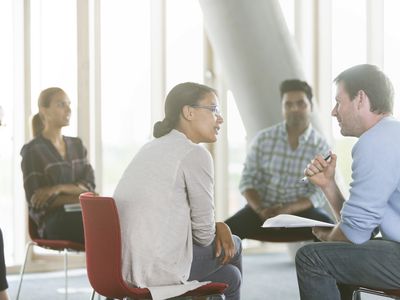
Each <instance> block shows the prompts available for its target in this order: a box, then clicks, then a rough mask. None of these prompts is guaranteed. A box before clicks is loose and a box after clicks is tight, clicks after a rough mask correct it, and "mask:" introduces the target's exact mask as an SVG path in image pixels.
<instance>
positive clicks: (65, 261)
mask: <svg viewBox="0 0 400 300" xmlns="http://www.w3.org/2000/svg"><path fill="white" fill-rule="evenodd" d="M64 277H65V290H64V292H65V300H68V251H67V249H64Z"/></svg>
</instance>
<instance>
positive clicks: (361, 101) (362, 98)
mask: <svg viewBox="0 0 400 300" xmlns="http://www.w3.org/2000/svg"><path fill="white" fill-rule="evenodd" d="M357 96H358V97H357V98H358V99H357V101H358V103H357V107H358V108H359V109H360V108H361V107H363V106H365V105H368V106H369V99H368V95H367V94H366V93H365V92H364V91H363V90H359V91H358V95H357Z"/></svg>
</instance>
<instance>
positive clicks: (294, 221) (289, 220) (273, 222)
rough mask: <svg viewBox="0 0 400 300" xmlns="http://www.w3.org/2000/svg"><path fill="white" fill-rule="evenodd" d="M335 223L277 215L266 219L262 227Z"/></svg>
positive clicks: (322, 225) (328, 224) (321, 225)
mask: <svg viewBox="0 0 400 300" xmlns="http://www.w3.org/2000/svg"><path fill="white" fill-rule="evenodd" d="M334 226H335V224H330V223H326V222H321V221H316V220H312V219H307V218H302V217H298V216H293V215H286V214H282V215H277V216H276V217H273V218H270V219H267V220H266V221H265V222H264V224H263V226H262V227H287V228H290V227H334Z"/></svg>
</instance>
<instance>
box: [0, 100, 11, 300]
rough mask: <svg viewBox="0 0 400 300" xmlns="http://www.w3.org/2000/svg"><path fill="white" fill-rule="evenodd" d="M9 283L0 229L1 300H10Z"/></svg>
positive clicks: (0, 121)
mask: <svg viewBox="0 0 400 300" xmlns="http://www.w3.org/2000/svg"><path fill="white" fill-rule="evenodd" d="M2 121H3V109H2V108H1V106H0V126H1V123H2ZM7 289H8V283H7V278H6V264H5V262H4V244H3V233H2V232H1V229H0V300H8V299H9V298H8V294H7Z"/></svg>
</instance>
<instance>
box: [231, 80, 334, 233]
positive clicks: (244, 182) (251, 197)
mask: <svg viewBox="0 0 400 300" xmlns="http://www.w3.org/2000/svg"><path fill="white" fill-rule="evenodd" d="M280 93H281V99H282V113H283V117H284V122H282V123H279V124H277V125H275V126H273V127H270V128H266V129H264V130H262V131H260V132H259V133H258V134H257V135H256V137H255V138H254V140H253V141H252V143H251V147H250V149H249V152H248V154H247V158H246V162H245V164H244V170H243V174H242V178H241V181H240V185H239V189H240V191H241V193H242V194H243V196H244V197H245V198H246V200H247V205H246V206H245V207H244V208H243V209H241V210H240V211H238V212H237V213H236V214H235V215H234V216H232V217H231V218H229V219H228V220H226V221H225V223H226V224H228V226H229V227H230V228H231V231H232V233H233V234H235V235H237V236H239V237H240V238H241V239H245V238H251V237H252V236H257V235H259V234H263V233H266V232H267V231H266V230H265V229H264V231H263V228H261V226H262V224H263V223H264V221H265V220H267V219H268V218H271V217H274V216H276V215H279V214H292V215H297V216H301V217H306V218H310V219H315V220H319V221H324V222H330V223H332V221H331V219H330V218H329V216H328V215H327V214H326V212H325V211H324V210H323V209H322V208H321V207H322V206H323V205H324V203H325V197H324V195H323V193H322V192H321V190H320V189H319V188H318V187H316V186H314V185H313V184H311V183H308V182H301V181H300V179H301V178H302V177H303V176H304V175H303V171H304V168H305V167H306V166H307V164H309V163H310V161H311V160H312V159H313V158H314V157H315V155H316V154H321V153H322V154H324V155H325V154H326V153H328V152H329V145H328V143H327V141H326V140H325V139H324V138H323V137H322V136H321V135H320V134H319V133H318V132H317V131H315V129H314V128H312V126H311V123H310V119H311V111H312V90H311V87H310V86H309V85H308V84H307V83H306V82H304V81H300V80H297V79H291V80H285V81H283V82H282V83H281V86H280ZM304 230H308V231H310V229H309V228H308V229H304ZM310 236H311V232H310Z"/></svg>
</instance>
